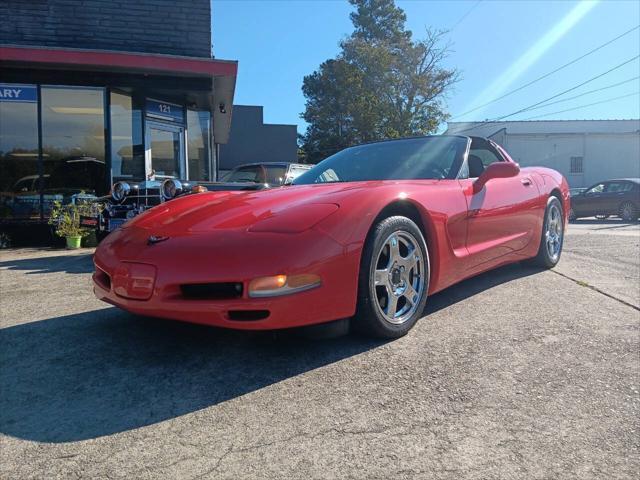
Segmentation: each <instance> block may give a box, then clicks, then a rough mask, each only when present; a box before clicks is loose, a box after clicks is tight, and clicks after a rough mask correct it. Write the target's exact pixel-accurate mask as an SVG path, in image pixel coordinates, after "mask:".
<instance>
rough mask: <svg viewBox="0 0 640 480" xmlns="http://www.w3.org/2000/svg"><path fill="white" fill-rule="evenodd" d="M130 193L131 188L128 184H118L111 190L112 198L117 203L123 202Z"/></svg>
mask: <svg viewBox="0 0 640 480" xmlns="http://www.w3.org/2000/svg"><path fill="white" fill-rule="evenodd" d="M130 191H131V186H130V185H129V184H128V183H127V182H116V183H115V184H114V185H113V188H112V189H111V196H112V197H113V199H114V200H115V201H116V202H121V201H122V200H124V197H126V196H127V195H129V192H130Z"/></svg>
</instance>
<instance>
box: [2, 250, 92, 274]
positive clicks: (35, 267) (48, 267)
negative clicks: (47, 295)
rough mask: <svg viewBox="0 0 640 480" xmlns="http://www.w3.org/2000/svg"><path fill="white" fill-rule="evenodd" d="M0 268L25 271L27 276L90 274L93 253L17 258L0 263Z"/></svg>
mask: <svg viewBox="0 0 640 480" xmlns="http://www.w3.org/2000/svg"><path fill="white" fill-rule="evenodd" d="M0 268H6V269H8V270H27V272H26V273H27V275H31V274H35V273H57V272H64V273H91V272H93V251H92V253H86V254H82V255H78V254H71V255H54V256H50V257H36V258H17V259H14V260H3V261H0Z"/></svg>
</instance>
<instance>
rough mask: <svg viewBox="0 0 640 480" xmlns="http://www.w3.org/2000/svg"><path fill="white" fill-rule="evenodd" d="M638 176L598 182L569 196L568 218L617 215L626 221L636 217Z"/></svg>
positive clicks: (639, 193) (639, 200)
mask: <svg viewBox="0 0 640 480" xmlns="http://www.w3.org/2000/svg"><path fill="white" fill-rule="evenodd" d="M639 207H640V178H621V179H614V180H607V181H605V182H599V183H596V184H595V185H592V186H591V187H589V188H587V189H586V190H585V191H583V192H580V193H578V194H577V195H572V196H571V209H570V210H569V219H570V220H576V219H578V218H581V217H594V216H595V217H598V218H607V217H609V216H618V217H620V218H622V219H623V220H624V221H626V222H631V221H635V220H637V219H638V209H639Z"/></svg>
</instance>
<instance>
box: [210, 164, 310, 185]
mask: <svg viewBox="0 0 640 480" xmlns="http://www.w3.org/2000/svg"><path fill="white" fill-rule="evenodd" d="M311 167H313V165H304V164H302V163H286V162H264V163H247V164H244V165H240V166H238V167H236V168H234V169H233V170H231V171H230V172H227V174H225V175H224V177H222V180H223V181H224V182H228V183H235V182H249V183H259V184H265V185H268V186H270V187H275V186H280V185H286V184H288V183H291V182H292V181H293V180H294V179H296V178H297V177H299V176H300V175H302V174H303V173H304V172H306V171H307V170H310V169H311Z"/></svg>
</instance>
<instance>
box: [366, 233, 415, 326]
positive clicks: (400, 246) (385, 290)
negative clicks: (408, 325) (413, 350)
mask: <svg viewBox="0 0 640 480" xmlns="http://www.w3.org/2000/svg"><path fill="white" fill-rule="evenodd" d="M374 259H375V260H374V262H372V270H373V269H375V270H373V272H372V275H371V280H370V281H371V282H372V283H373V285H372V286H373V288H372V290H375V303H376V307H377V308H378V310H379V311H380V312H381V313H382V315H383V316H384V318H385V320H386V321H388V322H389V323H393V324H395V325H400V324H402V323H404V322H406V321H407V320H408V319H409V318H410V317H411V316H412V315H413V314H414V312H415V311H416V308H417V307H418V305H419V303H420V299H421V298H422V294H423V290H424V286H425V278H426V275H427V272H426V271H425V261H424V258H423V256H422V251H421V250H420V248H419V247H418V241H417V240H416V239H415V237H414V236H413V235H411V234H410V233H409V232H406V231H402V230H401V231H397V232H393V233H392V234H391V235H389V237H387V239H386V240H385V241H384V242H383V243H382V246H381V247H380V249H379V250H378V252H377V253H376V256H375V257H374Z"/></svg>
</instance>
